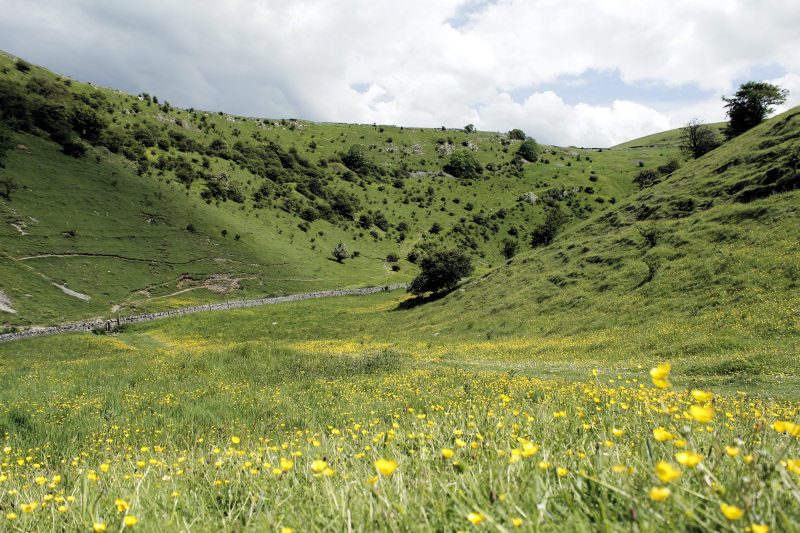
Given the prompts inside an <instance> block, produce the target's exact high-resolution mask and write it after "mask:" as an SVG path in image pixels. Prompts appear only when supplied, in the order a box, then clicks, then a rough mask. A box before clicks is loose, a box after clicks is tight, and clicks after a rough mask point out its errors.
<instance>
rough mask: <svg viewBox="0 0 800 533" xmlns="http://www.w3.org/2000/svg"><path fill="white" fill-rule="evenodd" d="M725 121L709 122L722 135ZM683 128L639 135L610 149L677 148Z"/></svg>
mask: <svg viewBox="0 0 800 533" xmlns="http://www.w3.org/2000/svg"><path fill="white" fill-rule="evenodd" d="M726 124H727V122H713V123H711V124H709V125H708V126H710V127H711V128H712V129H713V130H714V131H715V132H716V133H717V134H718V135H720V136H722V131H723V130H724V129H725V126H726ZM682 130H683V128H675V129H674V130H667V131H660V132H658V133H654V134H652V135H647V136H645V137H639V138H638V139H633V140H631V141H626V142H624V143H622V144H618V145H616V146H612V147H611V149H612V150H631V149H641V148H654V147H662V148H664V147H674V148H677V147H679V146H680V144H681V132H682Z"/></svg>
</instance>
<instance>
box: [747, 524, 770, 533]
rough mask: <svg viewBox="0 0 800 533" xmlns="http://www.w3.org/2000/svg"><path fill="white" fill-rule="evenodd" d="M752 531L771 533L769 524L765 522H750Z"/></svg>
mask: <svg viewBox="0 0 800 533" xmlns="http://www.w3.org/2000/svg"><path fill="white" fill-rule="evenodd" d="M750 531H752V532H753V533H769V526H767V525H764V524H750Z"/></svg>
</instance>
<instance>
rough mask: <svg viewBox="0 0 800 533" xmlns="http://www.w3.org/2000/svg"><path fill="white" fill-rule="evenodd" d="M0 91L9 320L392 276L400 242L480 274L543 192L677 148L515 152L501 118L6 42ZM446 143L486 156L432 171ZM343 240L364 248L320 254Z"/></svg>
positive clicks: (546, 205)
mask: <svg viewBox="0 0 800 533" xmlns="http://www.w3.org/2000/svg"><path fill="white" fill-rule="evenodd" d="M0 99H2V106H0V109H2V113H0V114H1V115H2V119H3V122H5V123H6V124H8V125H9V126H10V127H11V128H12V130H13V131H12V133H11V137H12V143H13V146H12V149H11V150H10V151H9V152H8V153H7V156H6V161H5V162H6V168H5V169H0V178H2V179H4V178H11V179H12V180H14V182H15V183H16V185H17V186H18V187H19V189H17V190H15V191H13V192H12V193H11V194H10V199H0V213H2V217H3V218H4V221H5V223H4V224H3V225H2V229H0V250H2V251H3V256H2V257H0V274H1V275H0V290H3V291H4V292H5V294H6V295H7V296H8V297H9V298H11V300H12V302H13V305H15V306H16V308H15V309H16V310H17V311H18V312H17V313H16V314H13V313H8V312H3V314H2V316H0V321H2V322H5V323H6V324H7V325H8V326H25V325H31V324H49V323H53V322H60V321H62V320H78V319H85V318H88V317H93V316H99V315H108V314H111V313H117V312H119V313H123V314H125V313H134V312H141V311H142V310H159V309H164V308H172V307H177V306H181V305H191V304H196V303H201V302H205V301H216V300H220V299H235V298H245V297H255V296H264V295H273V294H280V293H289V292H299V291H303V290H314V289H321V288H336V287H354V286H366V285H377V284H388V283H397V282H402V281H406V280H408V279H410V278H411V277H412V276H413V275H414V273H415V271H416V266H415V265H414V264H413V262H412V261H410V260H407V259H406V258H407V256H408V255H409V253H410V252H412V251H416V252H418V253H419V252H423V253H424V251H426V250H429V249H431V248H435V247H440V246H460V247H463V248H464V249H467V250H469V251H470V252H471V253H472V254H473V255H474V256H475V258H476V260H477V263H478V267H479V272H486V271H488V269H489V268H491V267H492V266H494V265H497V264H498V263H500V262H502V261H503V260H504V258H503V255H502V251H503V250H504V248H507V247H508V246H512V247H513V246H516V247H517V249H519V250H522V249H525V248H526V247H528V246H529V244H528V243H529V242H530V240H531V232H532V229H533V228H535V227H536V225H537V224H538V222H539V221H541V220H542V218H543V216H544V214H545V213H546V212H547V211H548V209H550V205H555V204H557V205H558V206H559V208H560V209H561V210H562V211H563V212H564V213H565V215H567V222H566V226H569V225H570V224H573V223H577V222H580V221H581V220H583V219H586V218H587V217H589V216H590V215H592V214H593V213H596V212H598V211H602V210H604V209H607V208H608V207H609V206H610V205H613V204H614V203H615V202H617V201H618V200H621V199H623V198H625V197H626V196H628V195H629V194H631V193H632V192H634V189H635V187H634V185H633V184H632V182H631V178H632V177H633V175H634V174H635V173H636V172H637V171H638V170H639V168H640V166H641V165H647V166H648V167H649V166H657V165H659V164H662V163H664V162H665V161H667V160H668V159H669V158H671V157H674V156H675V155H676V154H677V149H676V148H674V147H672V148H670V147H667V148H666V149H664V148H662V147H658V148H654V149H651V150H644V151H637V152H636V154H635V157H634V156H632V155H631V154H629V153H627V152H625V151H608V150H602V151H598V150H582V149H578V148H558V147H542V148H543V150H542V152H541V154H540V157H539V159H538V161H536V162H526V161H523V160H520V159H519V158H518V157H517V155H516V150H517V148H518V145H519V143H520V141H519V140H518V139H512V138H511V137H510V136H509V135H507V134H500V133H491V132H473V133H467V132H465V131H462V130H452V129H447V130H443V129H420V128H404V127H397V126H379V125H349V124H317V123H310V122H305V121H300V120H295V119H278V120H272V119H255V118H249V117H235V116H230V115H226V114H224V113H222V112H207V111H197V110H193V109H189V110H183V109H177V108H174V107H172V106H170V105H169V103H167V102H163V101H161V102H159V100H158V98H157V97H155V96H151V95H148V94H144V93H143V94H141V95H139V96H132V95H127V94H124V93H120V92H119V91H114V90H111V89H103V88H98V87H95V86H92V85H90V84H85V83H80V82H78V81H75V80H71V79H69V78H66V77H64V76H59V75H56V74H54V73H52V72H49V71H47V70H46V69H43V68H40V67H37V66H34V65H29V64H27V63H25V62H23V61H21V60H18V59H16V58H13V57H11V56H8V55H6V54H2V53H0ZM459 150H461V151H464V152H465V153H469V154H472V155H473V157H474V158H475V159H476V160H477V162H478V163H479V164H480V165H481V167H482V172H480V173H479V174H477V175H476V176H474V177H471V178H461V179H459V178H456V177H453V176H451V175H449V174H447V173H445V172H444V168H445V166H446V164H447V163H448V161H449V159H450V157H451V155H450V154H451V153H453V152H456V151H459ZM338 242H343V243H345V244H346V246H347V248H348V250H349V251H350V252H358V257H357V258H353V259H350V260H347V261H345V262H344V264H339V263H337V262H336V261H333V260H332V257H331V250H332V249H333V247H334V246H335V245H336V244H337V243H338ZM412 257H413V254H412ZM395 258H396V259H397V261H395ZM387 259H388V260H387ZM56 285H60V286H64V287H66V288H67V289H69V290H70V291H74V293H78V294H81V295H85V296H87V297H89V298H90V299H88V300H87V299H81V298H80V297H78V296H76V295H75V294H74V293H70V294H68V293H65V292H64V291H63V290H62V289H61V288H59V287H57V286H56ZM27 295H30V296H27Z"/></svg>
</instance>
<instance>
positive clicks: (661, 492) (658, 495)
mask: <svg viewBox="0 0 800 533" xmlns="http://www.w3.org/2000/svg"><path fill="white" fill-rule="evenodd" d="M670 494H672V491H671V490H669V487H653V488H651V489H650V492H648V495H649V496H650V499H651V500H654V501H657V502H660V501H662V500H666V499H667V498H669V495H670Z"/></svg>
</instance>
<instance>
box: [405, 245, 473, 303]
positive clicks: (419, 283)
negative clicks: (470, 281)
mask: <svg viewBox="0 0 800 533" xmlns="http://www.w3.org/2000/svg"><path fill="white" fill-rule="evenodd" d="M420 270H421V272H420V273H419V275H418V276H417V277H416V278H414V280H413V281H412V282H411V285H409V287H408V292H410V293H412V294H415V295H417V296H419V295H422V294H425V293H426V292H434V293H435V292H440V291H444V290H448V289H452V288H453V287H455V286H456V285H458V283H459V282H460V281H461V279H462V278H464V277H466V276H469V275H470V274H472V271H473V266H472V258H471V257H470V256H469V255H467V254H466V253H464V252H463V251H461V250H459V249H456V248H454V249H452V250H443V251H441V250H440V251H435V252H432V253H431V254H430V255H428V256H426V257H424V258H423V259H422V261H421V262H420Z"/></svg>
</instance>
